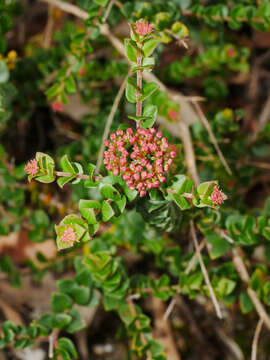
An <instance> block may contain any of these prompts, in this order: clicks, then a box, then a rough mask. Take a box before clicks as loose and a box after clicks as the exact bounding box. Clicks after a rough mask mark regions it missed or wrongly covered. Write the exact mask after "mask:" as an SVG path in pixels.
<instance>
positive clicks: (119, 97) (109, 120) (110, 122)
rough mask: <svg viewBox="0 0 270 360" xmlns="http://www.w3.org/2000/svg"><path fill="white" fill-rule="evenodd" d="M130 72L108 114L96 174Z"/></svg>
mask: <svg viewBox="0 0 270 360" xmlns="http://www.w3.org/2000/svg"><path fill="white" fill-rule="evenodd" d="M130 73H131V70H129V72H128V74H127V76H126V77H125V79H124V81H123V82H122V85H121V86H120V88H119V90H118V93H117V95H116V97H115V99H114V102H113V105H112V107H111V111H110V114H109V116H108V120H107V122H106V126H105V129H104V133H103V136H102V143H101V147H100V150H99V154H98V160H97V167H96V169H95V172H96V174H98V173H99V170H100V166H101V163H102V159H103V154H104V149H105V144H104V141H105V140H106V139H107V138H108V135H109V132H110V129H111V125H112V121H113V118H114V115H115V113H116V110H117V108H118V105H119V103H120V100H121V98H122V96H123V93H124V91H125V88H126V82H127V79H128V77H129V76H130Z"/></svg>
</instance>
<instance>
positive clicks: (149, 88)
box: [139, 82, 158, 106]
mask: <svg viewBox="0 0 270 360" xmlns="http://www.w3.org/2000/svg"><path fill="white" fill-rule="evenodd" d="M157 89H158V84H157V83H155V82H149V83H147V84H145V85H144V86H143V90H142V96H141V97H140V98H139V100H140V101H144V100H146V99H147V98H148V97H149V96H151V95H152V94H153V93H154V92H155V91H156V90H157ZM152 106H153V105H152Z"/></svg>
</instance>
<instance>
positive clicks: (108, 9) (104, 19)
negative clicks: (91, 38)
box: [102, 0, 114, 22]
mask: <svg viewBox="0 0 270 360" xmlns="http://www.w3.org/2000/svg"><path fill="white" fill-rule="evenodd" d="M113 5H114V0H111V1H110V3H109V5H108V7H107V9H106V11H105V14H104V16H103V18H102V22H106V20H107V18H108V16H109V15H110V12H111V10H112V7H113Z"/></svg>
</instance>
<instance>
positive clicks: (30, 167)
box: [24, 159, 38, 176]
mask: <svg viewBox="0 0 270 360" xmlns="http://www.w3.org/2000/svg"><path fill="white" fill-rule="evenodd" d="M24 170H25V172H26V173H27V174H28V175H32V176H35V175H36V174H37V173H38V163H37V160H36V159H32V160H29V161H28V163H27V164H26V165H25V167H24Z"/></svg>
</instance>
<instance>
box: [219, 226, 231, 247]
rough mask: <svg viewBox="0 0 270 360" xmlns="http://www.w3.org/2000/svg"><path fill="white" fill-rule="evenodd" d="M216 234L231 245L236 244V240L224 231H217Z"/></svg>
mask: <svg viewBox="0 0 270 360" xmlns="http://www.w3.org/2000/svg"><path fill="white" fill-rule="evenodd" d="M216 232H217V233H218V234H219V235H220V236H222V237H223V238H224V239H226V240H227V241H228V242H229V243H230V244H233V243H234V240H233V239H232V238H231V237H230V236H229V235H227V234H226V233H225V231H224V230H221V229H216Z"/></svg>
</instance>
